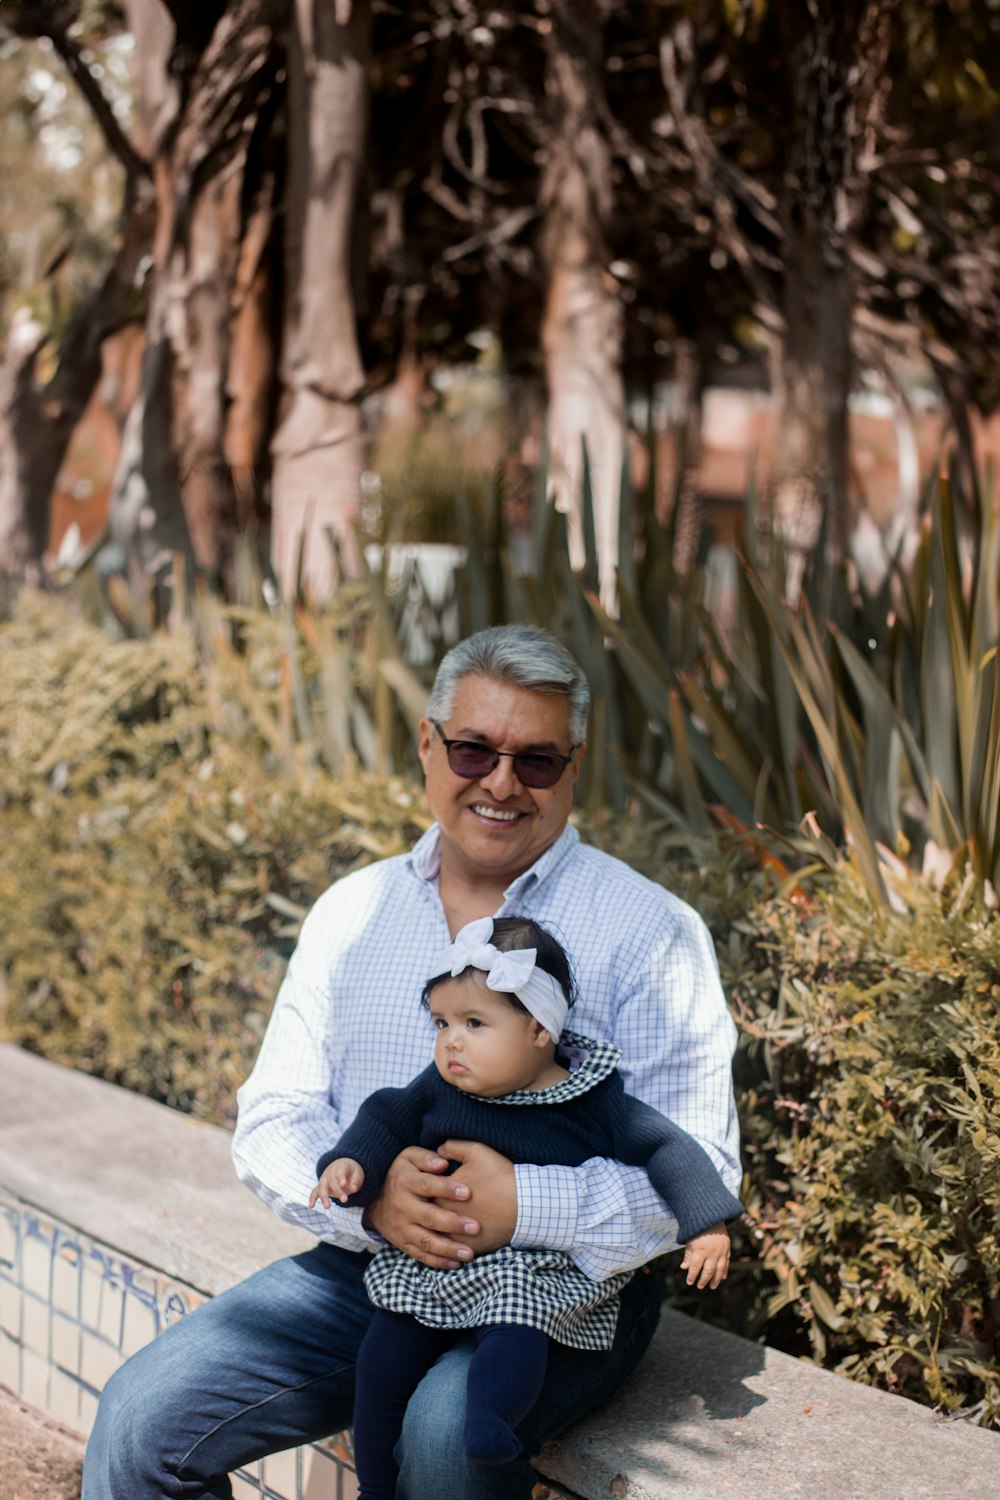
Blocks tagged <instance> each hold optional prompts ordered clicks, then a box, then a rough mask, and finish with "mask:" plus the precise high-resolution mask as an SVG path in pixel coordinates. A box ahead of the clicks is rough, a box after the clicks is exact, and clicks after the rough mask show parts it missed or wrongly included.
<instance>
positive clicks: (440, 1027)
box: [434, 1016, 448, 1031]
mask: <svg viewBox="0 0 1000 1500" xmlns="http://www.w3.org/2000/svg"><path fill="white" fill-rule="evenodd" d="M447 1029H448V1022H447V1021H446V1020H445V1019H444V1017H443V1016H435V1017H434V1030H435V1031H447Z"/></svg>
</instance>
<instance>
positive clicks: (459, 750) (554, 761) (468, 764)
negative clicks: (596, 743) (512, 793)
mask: <svg viewBox="0 0 1000 1500" xmlns="http://www.w3.org/2000/svg"><path fill="white" fill-rule="evenodd" d="M431 723H432V724H433V725H434V728H435V729H436V730H437V735H438V739H439V740H440V741H441V743H442V745H443V746H444V748H445V754H446V755H447V757H448V764H449V766H450V767H451V769H452V770H453V771H454V773H455V775H456V776H461V777H462V778H463V779H464V780H465V781H480V780H481V779H482V778H483V777H484V776H489V774H490V772H491V771H495V770H496V768H497V766H498V765H499V764H500V757H501V755H503V756H506V757H507V759H508V760H512V761H513V762H514V775H515V776H516V777H517V779H518V781H519V782H520V783H521V785H522V786H529V787H534V788H535V789H536V790H540V789H541V788H543V787H549V786H555V784H556V782H557V781H558V780H559V778H560V777H561V776H562V774H563V772H564V771H565V769H566V767H567V766H568V765H569V763H570V761H571V760H572V759H573V755H574V752H575V751H576V750H578V749H579V746H578V745H573V746H572V747H571V748H570V752H569V754H568V755H559V754H557V753H556V751H554V750H494V748H493V746H492V745H481V744H480V743H479V741H478V740H450V739H448V737H447V736H446V734H445V732H444V730H443V729H442V728H441V725H440V724H439V723H438V722H437V720H436V719H432V720H431Z"/></svg>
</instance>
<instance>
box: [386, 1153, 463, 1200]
mask: <svg viewBox="0 0 1000 1500" xmlns="http://www.w3.org/2000/svg"><path fill="white" fill-rule="evenodd" d="M438 1160H443V1158H438ZM398 1180H399V1183H400V1186H401V1187H403V1188H405V1189H406V1191H407V1192H408V1193H413V1194H414V1195H415V1196H416V1197H418V1198H456V1199H458V1200H459V1201H461V1199H463V1198H468V1196H469V1189H468V1188H467V1187H466V1186H465V1184H464V1183H463V1182H453V1181H452V1179H451V1178H450V1177H445V1178H441V1177H439V1176H437V1175H435V1174H434V1173H432V1172H425V1171H422V1170H421V1169H420V1168H419V1167H418V1168H417V1170H416V1171H413V1172H410V1171H405V1170H403V1171H401V1172H400V1173H399V1178H398Z"/></svg>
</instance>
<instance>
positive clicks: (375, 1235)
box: [83, 626, 740, 1500]
mask: <svg viewBox="0 0 1000 1500" xmlns="http://www.w3.org/2000/svg"><path fill="white" fill-rule="evenodd" d="M587 706H588V690H587V685H586V682H585V681H584V679H583V676H582V674H581V672H580V670H579V668H578V667H577V665H576V663H575V662H574V661H573V659H572V657H570V656H569V654H568V653H567V652H566V651H565V650H564V649H563V647H562V646H561V645H560V644H559V643H558V642H557V641H556V640H555V639H554V638H553V637H551V636H549V635H548V634H546V633H545V632H544V631H540V630H534V629H531V628H528V627H521V626H510V627H499V628H497V629H494V630H488V631H483V632H481V633H480V634H479V635H476V636H473V637H471V638H470V639H469V640H467V641H464V642H462V643H461V644H460V645H459V646H457V647H455V649H454V650H453V651H452V652H450V653H449V655H448V656H447V657H446V658H445V660H444V662H443V663H442V665H441V668H440V670H439V672H438V676H437V680H436V682H435V685H434V690H433V692H432V695H431V700H430V703H429V704H428V710H427V717H426V718H425V719H423V720H422V721H421V733H420V761H421V765H422V766H423V770H424V775H425V778H426V783H427V797H428V801H429V804H430V807H431V811H432V812H433V814H434V816H435V818H436V820H437V821H436V824H435V827H434V828H432V829H431V830H430V832H428V833H427V834H425V835H424V837H423V838H421V839H420V841H419V842H418V844H417V845H416V847H415V848H414V849H413V850H412V851H411V853H410V854H409V855H405V856H400V857H397V858H394V859H389V860H384V861H382V862H380V863H379V864H376V865H372V866H369V867H368V868H367V869H365V870H361V871H357V872H356V873H354V874H352V875H349V876H348V877H347V878H346V879H344V880H342V881H339V882H338V883H337V884H336V885H334V886H332V887H331V888H330V890H328V891H327V892H326V893H325V894H324V895H323V896H322V897H320V899H319V901H318V902H317V903H316V905H315V906H314V907H313V909H312V911H311V912H310V914H309V916H308V917H307V919H306V921H305V923H304V925H303V928H302V933H301V936H300V940H299V944H298V947H297V948H296V951H295V953H294V955H293V957H292V960H291V963H290V964H289V969H288V973H287V975H286V977H285V980H284V983H283V984H282V987H281V991H280V993H279V995H278V999H277V1001H276V1003H275V1008H274V1014H273V1016H272V1018H271V1021H270V1023H269V1026H268V1030H267V1034H266V1036H265V1038H264V1042H263V1045H262V1047H261V1051H260V1056H259V1058H258V1060H257V1063H256V1066H255V1067H254V1070H253V1073H252V1074H251V1076H250V1078H249V1079H248V1080H247V1082H246V1084H245V1085H244V1086H243V1088H242V1089H241V1091H240V1096H239V1105H240V1110H239V1122H238V1125H237V1129H236V1134H235V1137H234V1142H233V1154H234V1159H235V1162H236V1167H237V1171H238V1172H239V1174H240V1176H241V1178H242V1179H243V1180H244V1181H245V1182H246V1183H247V1184H248V1185H249V1186H250V1187H251V1188H253V1190H254V1191H255V1192H256V1193H258V1194H259V1195H260V1197H262V1198H263V1199H264V1201H265V1202H266V1203H268V1204H270V1206H271V1207H272V1208H273V1209H274V1210H275V1212H277V1213H278V1214H279V1215H280V1216H281V1217H282V1218H283V1219H285V1220H287V1221H288V1222H289V1223H292V1224H297V1225H300V1226H303V1227H305V1228H308V1229H310V1230H311V1231H312V1232H313V1233H315V1234H316V1235H317V1236H318V1237H319V1240H320V1243H319V1244H318V1245H317V1246H316V1247H315V1248H314V1249H313V1250H310V1251H307V1252H306V1253H305V1254H303V1255H299V1256H295V1257H293V1258H291V1259H289V1260H283V1261H279V1262H277V1263H276V1264H275V1265H273V1266H270V1267H268V1268H266V1269H265V1270H264V1271H261V1272H259V1273H258V1274H257V1275H256V1276H253V1277H251V1278H250V1279H249V1280H248V1281H246V1282H244V1283H242V1284H241V1285H240V1286H237V1287H234V1288H233V1289H232V1290H231V1291H229V1292H227V1293H225V1294H224V1295H223V1296H221V1297H217V1298H216V1299H215V1300H214V1301H212V1302H210V1303H207V1304H205V1305H204V1306H203V1307H201V1308H199V1309H198V1310H197V1311H196V1312H194V1313H192V1314H189V1315H188V1316H187V1317H185V1318H184V1319H182V1320H181V1321H180V1322H179V1323H176V1324H174V1325H173V1326H172V1327H171V1328H169V1329H168V1330H167V1331H166V1332H165V1333H164V1334H162V1335H161V1336H160V1337H159V1338H158V1339H157V1340H156V1341H155V1342H154V1343H153V1344H151V1345H149V1346H148V1347H147V1348H146V1349H144V1350H142V1351H140V1353H139V1354H138V1355H136V1356H134V1358H133V1359H132V1360H130V1361H129V1362H128V1364H127V1365H126V1366H124V1367H123V1369H122V1370H121V1371H119V1373H118V1374H117V1375H116V1376H115V1377H114V1378H113V1379H112V1381H111V1382H109V1385H108V1387H107V1389H106V1391H105V1394H104V1397H103V1399H102V1402H101V1407H100V1411H99V1413H98V1419H97V1423H96V1425H95V1429H94V1433H93V1435H92V1438H91V1441H90V1445H89V1447H88V1453H87V1463H86V1467H85V1474H84V1491H83V1496H84V1500H152V1497H154V1496H156V1497H160V1496H171V1497H185V1500H201V1497H205V1496H217V1497H223V1496H228V1495H229V1494H230V1488H229V1483H228V1479H227V1478H226V1475H227V1474H228V1473H229V1472H231V1471H232V1470H233V1469H235V1468H237V1467H239V1466H241V1465H243V1464H245V1463H248V1462H251V1461H252V1460H254V1459H255V1458H258V1457H260V1456H261V1455H263V1454H265V1453H269V1452H273V1451H276V1450H277V1449H279V1448H286V1447H290V1446H293V1445H295V1444H298V1443H302V1442H306V1441H309V1440H310V1439H315V1438H319V1437H322V1436H325V1435H327V1434H329V1433H332V1432H336V1431H338V1430H341V1429H343V1428H345V1427H347V1426H349V1425H350V1419H351V1409H352V1399H353V1383H354V1380H353V1376H354V1357H355V1351H356V1349H357V1346H358V1344H359V1342H360V1340H361V1336H362V1334H363V1333H364V1330H365V1327H366V1325H367V1322H368V1319H369V1317H370V1307H369V1304H368V1301H367V1298H366V1297H365V1293H364V1287H363V1282H362V1278H363V1274H364V1268H365V1265H366V1263H367V1259H368V1253H369V1252H370V1251H371V1250H372V1249H373V1248H374V1247H375V1246H377V1245H378V1244H379V1243H380V1242H381V1240H382V1239H385V1240H389V1241H391V1242H392V1243H393V1244H395V1245H396V1246H398V1247H399V1248H401V1249H403V1250H405V1251H407V1252H408V1253H409V1254H410V1255H412V1256H414V1257H415V1258H416V1259H418V1260H420V1261H423V1262H425V1263H426V1264H427V1265H431V1266H437V1267H442V1268H445V1267H454V1266H456V1265H458V1264H459V1263H460V1262H461V1261H463V1260H467V1259H470V1258H471V1257H473V1256H475V1255H477V1254H480V1253H482V1252H484V1251H487V1250H492V1249H495V1248H497V1247H498V1246H500V1245H505V1244H513V1245H516V1246H524V1247H527V1246H536V1247H543V1248H544V1247H549V1248H553V1249H560V1250H566V1251H568V1252H569V1253H570V1254H571V1255H572V1256H573V1258H574V1260H575V1261H576V1262H577V1264H578V1265H579V1266H580V1268H581V1269H582V1270H583V1271H585V1272H586V1273H587V1274H588V1275H590V1276H593V1277H595V1278H598V1279H599V1278H603V1277H606V1276H609V1275H611V1274H613V1273H614V1272H616V1271H620V1270H623V1269H626V1268H630V1267H633V1266H639V1265H643V1264H645V1263H646V1262H647V1261H649V1260H650V1259H652V1258H653V1256H655V1255H657V1254H659V1253H660V1252H662V1251H664V1250H668V1249H670V1248H672V1246H673V1245H674V1244H675V1242H676V1240H675V1235H676V1221H675V1220H674V1219H673V1218H672V1216H671V1214H670V1212H669V1208H668V1207H665V1206H664V1204H663V1202H662V1201H661V1200H660V1199H659V1198H657V1196H656V1194H655V1193H654V1191H653V1189H652V1187H651V1185H650V1183H649V1180H648V1178H647V1177H646V1175H645V1173H644V1172H642V1171H641V1170H639V1169H638V1168H631V1167H623V1166H621V1165H620V1164H619V1163H617V1162H611V1161H604V1160H600V1159H595V1160H593V1161H590V1162H587V1163H586V1164H585V1165H584V1166H583V1167H580V1168H568V1167H567V1168H564V1167H533V1166H519V1167H514V1166H513V1165H512V1164H511V1163H510V1162H509V1161H507V1160H506V1159H505V1158H504V1157H502V1156H500V1155H498V1154H497V1153H496V1152H495V1151H492V1150H490V1149H489V1148H488V1147H486V1146H483V1145H481V1144H478V1143H472V1142H462V1141H445V1142H442V1143H441V1146H440V1152H439V1154H435V1153H432V1152H428V1151H425V1150H421V1149H419V1148H416V1147H411V1148H409V1149H407V1150H406V1151H404V1152H403V1153H402V1154H401V1155H400V1156H399V1157H398V1158H397V1160H396V1163H395V1164H394V1166H393V1167H392V1168H391V1169H390V1172H389V1174H388V1177H387V1180H386V1183H385V1186H384V1188H383V1191H382V1194H381V1196H380V1198H379V1199H378V1200H377V1201H376V1203H375V1204H373V1205H372V1206H371V1207H370V1208H368V1209H366V1210H364V1211H362V1210H360V1209H351V1208H337V1209H330V1210H327V1211H324V1210H321V1209H316V1210H310V1209H309V1208H308V1207H307V1204H308V1201H309V1195H310V1192H311V1190H312V1187H313V1185H314V1182H315V1163H316V1160H317V1158H318V1157H319V1156H320V1155H321V1154H322V1153H323V1152H324V1151H326V1150H328V1149H329V1147H330V1146H331V1145H332V1144H333V1143H334V1142H335V1141H336V1140H337V1138H338V1136H339V1135H340V1134H341V1132H342V1131H343V1129H344V1128H345V1127H346V1126H347V1125H348V1124H349V1123H350V1122H351V1120H352V1119H353V1118H354V1115H355V1114H356V1112H357V1110H358V1108H359V1106H360V1104H361V1102H362V1100H363V1099H365V1098H366V1097H367V1095H368V1094H370V1093H372V1092H373V1091H374V1090H375V1089H377V1088H381V1087H384V1086H387V1085H397V1086H398V1085H402V1084H405V1083H407V1082H409V1080H410V1079H411V1078H413V1077H414V1076H415V1074H416V1073H417V1072H419V1071H420V1070H421V1069H422V1068H423V1067H425V1066H426V1064H427V1061H428V1059H429V1057H430V1055H431V1050H432V1037H431V1035H430V1032H429V1030H428V1026H427V1021H426V1017H425V1016H424V1014H423V1012H422V1011H421V1008H420V1006H419V1003H418V997H419V993H420V988H421V985H422V983H423V982H424V980H426V979H427V978H428V977H429V975H430V974H431V972H432V966H433V961H434V958H435V956H436V955H437V954H438V953H439V952H440V951H441V950H442V949H443V948H444V947H445V946H446V945H447V944H448V942H449V941H450V939H451V938H452V937H453V935H454V934H455V933H456V932H457V931H458V929H459V928H460V927H462V926H464V925H465V923H467V922H469V921H471V920H472V919H473V918H475V917H482V916H487V915H499V914H511V915H526V916H530V917H532V918H535V919H537V920H538V921H540V922H541V923H543V925H546V926H548V927H549V928H550V929H551V930H552V931H553V933H554V934H555V935H556V936H557V937H558V938H559V940H560V942H562V943H563V945H564V946H565V948H566V950H567V952H568V953H569V955H570V958H571V960H572V961H573V963H574V966H575V971H576V979H577V983H578V986H579V991H580V996H579V999H578V1002H577V1005H576V1008H575V1009H574V1013H573V1025H574V1029H575V1030H578V1031H580V1032H582V1033H584V1034H589V1035H591V1036H599V1037H603V1038H605V1039H607V1040H609V1041H612V1042H614V1043H615V1044H616V1045H618V1046H619V1047H620V1048H621V1049H622V1065H621V1066H622V1072H623V1074H624V1075H625V1080H626V1087H627V1088H628V1089H629V1091H630V1092H632V1093H634V1094H637V1095H638V1096H639V1097H640V1098H643V1099H645V1100H646V1101H647V1102H648V1103H650V1104H652V1105H654V1106H655V1107H656V1108H658V1109H660V1110H661V1111H662V1112H663V1113H665V1114H669V1115H670V1116H671V1118H672V1119H674V1120H675V1121H676V1122H677V1123H678V1124H679V1125H681V1126H682V1127H683V1128H684V1129H686V1130H688V1131H689V1132H690V1133H691V1134H692V1135H695V1136H696V1137H697V1138H698V1139H699V1140H700V1141H701V1142H702V1144H703V1145H704V1146H705V1148H706V1149H707V1150H708V1152H709V1154H710V1155H711V1156H712V1157H713V1159H714V1160H715V1162H716V1164H717V1165H718V1166H719V1168H720V1169H721V1171H722V1173H723V1175H724V1177H725V1178H726V1181H727V1184H728V1185H729V1186H730V1187H732V1188H733V1189H734V1190H735V1189H736V1188H737V1187H738V1185H739V1180H740V1168H739V1161H738V1141H737V1130H736V1121H735V1110H734V1106H733V1095H732V1083H731V1059H732V1050H733V1044H734V1036H735V1033H734V1028H733V1026H732V1023H731V1021H730V1019H729V1017H728V1014H727V1012H726V1008H725V1004H724V1001H723V998H722V993H721V989H720V986H719V980H718V972H717V968H716V965H715V958H714V953H713V951H712V946H711V941H710V939H709V936H708V933H707V931H706V929H705V927H704V924H703V923H702V922H701V921H700V919H699V918H698V917H697V916H696V915H695V913H694V912H692V911H691V910H690V908H688V907H686V906H685V905H684V904H683V903H682V902H680V901H678V900H677V899H676V898H675V897H673V896H671V895H669V894H668V893H667V892H666V891H665V890H663V889H662V888H661V887H659V886H656V885H654V884H653V883H652V882H650V881H647V880H645V879H644V878H642V877H641V876H639V875H637V874H636V873H635V872H634V871H632V870H630V869H629V868H628V867H627V866H625V865H623V864H622V863H620V862H619V861H617V860H615V859H612V858H611V857H610V856H608V855H604V854H601V853H600V852H598V851H597V850H594V849H590V848H588V847H587V846H586V845H584V844H582V843H581V842H580V840H579V837H578V835H577V834H576V832H575V831H574V830H573V829H571V828H569V827H568V823H567V820H568V817H569V813H570V809H571V806H572V798H573V786H574V783H575V782H576V780H577V778H578V777H579V774H580V764H581V761H582V758H583V754H584V749H585V746H584V743H583V741H584V736H585V726H586V715H587ZM449 1161H455V1162H457V1163H458V1164H459V1165H458V1169H457V1170H456V1171H455V1172H454V1174H453V1175H451V1176H443V1175H442V1174H443V1173H445V1172H446V1171H447V1165H448V1162H449ZM659 1300H660V1288H659V1285H658V1279H657V1278H656V1277H655V1276H652V1275H639V1276H636V1277H635V1278H634V1279H633V1280H632V1281H631V1282H630V1283H629V1285H628V1286H627V1287H626V1288H625V1290H624V1292H623V1293H622V1297H621V1311H620V1315H619V1320H618V1331H617V1334H616V1338H615V1344H614V1347H613V1348H612V1349H611V1351H610V1352H603V1353H600V1354H595V1353H591V1352H587V1351H581V1350H575V1349H569V1348H567V1347H565V1346H562V1345H553V1347H552V1352H551V1358H550V1362H549V1373H548V1377H547V1381H546V1386H545V1389H544V1392H543V1394H542V1397H541V1398H540V1400H539V1402H538V1404H537V1406H536V1407H535V1409H534V1411H533V1412H532V1413H531V1415H530V1416H529V1418H528V1419H527V1421H526V1422H525V1423H524V1424H523V1428H522V1429H521V1436H522V1438H523V1441H524V1445H525V1456H524V1457H523V1458H521V1459H519V1460H516V1461H515V1462H514V1463H511V1464H505V1465H500V1466H497V1467H485V1466H482V1465H476V1464H471V1463H470V1462H469V1461H468V1459H467V1458H466V1456H465V1450H464V1443H463V1419H464V1391H465V1370H466V1364H467V1361H468V1358H469V1354H470V1349H471V1342H470V1343H469V1344H466V1343H465V1342H459V1343H458V1344H456V1345H455V1347H454V1348H453V1349H452V1350H451V1351H449V1353H448V1354H447V1355H446V1356H445V1357H444V1358H443V1359H441V1360H440V1361H439V1362H438V1364H437V1365H435V1366H434V1368H433V1369H432V1370H431V1372H430V1374H429V1375H428V1376H427V1377H426V1378H425V1380H424V1381H423V1383H422V1385H421V1386H420V1388H419V1390H418V1391H417V1393H416V1395H415V1396H414V1398H413V1399H412V1401H411V1402H410V1407H409V1410H408V1413H407V1419H406V1424H405V1427H404V1431H403V1438H402V1442H401V1445H400V1453H399V1459H400V1487H399V1495H400V1497H401V1500H527V1497H529V1496H530V1494H531V1489H532V1484H533V1475H532V1472H531V1469H530V1466H529V1464H528V1461H527V1455H530V1454H532V1453H534V1452H536V1451H537V1450H538V1448H539V1447H540V1446H541V1445H542V1443H543V1442H544V1441H546V1440H547V1439H548V1438H549V1437H552V1436H554V1435H555V1434H556V1433H558V1432H560V1431H562V1430H563V1428H565V1427H566V1426H568V1425H569V1423H570V1422H572V1421H573V1420H575V1419H576V1418H577V1417H579V1416H581V1415H583V1413H585V1412H586V1411H589V1410H590V1409H591V1408H592V1407H593V1406H595V1405H596V1404H597V1403H598V1402H600V1401H601V1400H603V1399H604V1398H605V1397H606V1396H607V1395H608V1394H610V1392H611V1391H613V1390H614V1389H615V1388H616V1387H617V1386H618V1385H619V1384H620V1382H621V1381H622V1380H623V1379H624V1377H625V1376H626V1375H627V1374H628V1373H629V1371H630V1370H631V1369H632V1368H633V1367H634V1366H635V1364H636V1362H637V1361H638V1359H639V1358H640V1356H641V1354H642V1353H643V1351H644V1350H645V1348H646V1346H647V1345H648V1343H649V1340H650V1338H651V1337H652V1334H653V1330H654V1328H655V1326H656V1320H657V1316H658V1312H659Z"/></svg>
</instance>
